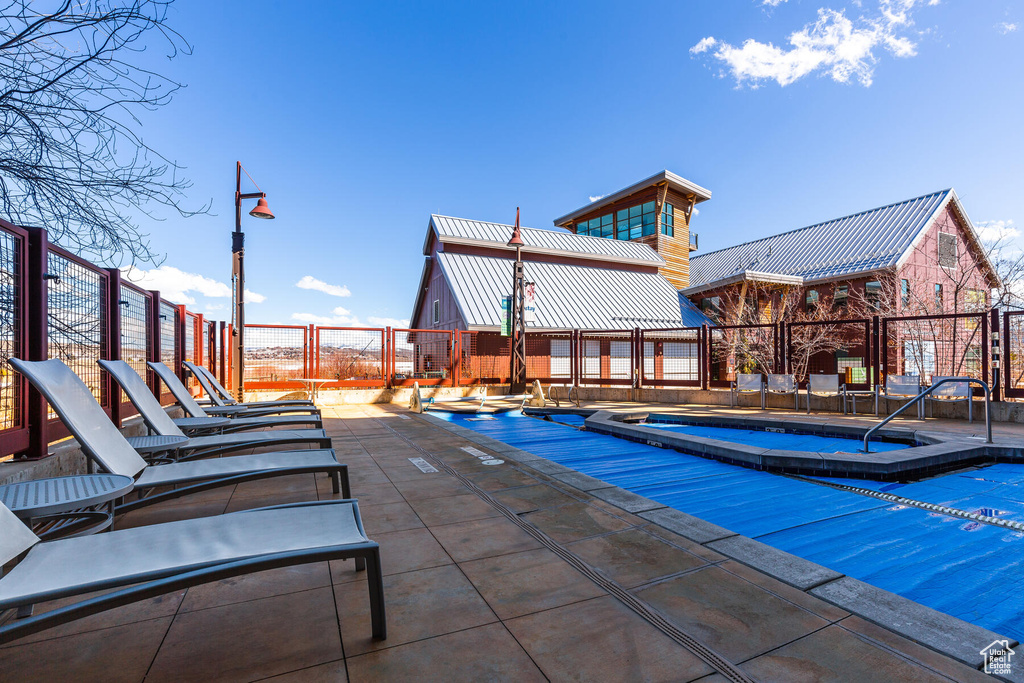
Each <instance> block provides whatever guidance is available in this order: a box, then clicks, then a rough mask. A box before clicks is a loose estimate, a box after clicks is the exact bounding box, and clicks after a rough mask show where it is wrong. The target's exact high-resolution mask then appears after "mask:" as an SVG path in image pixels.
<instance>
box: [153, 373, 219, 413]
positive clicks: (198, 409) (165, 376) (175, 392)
mask: <svg viewBox="0 0 1024 683" xmlns="http://www.w3.org/2000/svg"><path fill="white" fill-rule="evenodd" d="M147 365H149V367H151V368H153V372H155V373H156V376H157V377H159V378H160V381H162V382H163V383H164V384H166V385H167V388H168V389H169V390H170V392H171V395H172V396H174V400H175V401H177V402H178V403H180V404H181V407H182V408H184V409H185V412H186V413H188V416H189V417H207V415H206V411H205V410H203V407H202V406H201V405H199V404H198V403H196V400H195V399H194V398H192V394H190V393H188V388H187V387H186V386H185V385H184V384H182V383H181V380H180V379H178V376H177V375H175V374H174V373H173V372H172V371H171V369H170V368H169V367H167V366H166V365H164V364H163V363H161V362H160V361H149V362H148V363H147Z"/></svg>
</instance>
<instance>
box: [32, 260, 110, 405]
mask: <svg viewBox="0 0 1024 683" xmlns="http://www.w3.org/2000/svg"><path fill="white" fill-rule="evenodd" d="M46 272H47V275H48V287H47V337H48V339H47V341H48V351H47V355H48V357H49V358H59V359H60V360H62V361H64V363H65V364H66V365H67V366H68V367H70V368H71V369H72V370H74V372H75V374H77V375H78V376H79V377H81V378H82V381H83V382H85V384H86V385H87V386H88V387H89V391H91V392H92V395H93V396H95V397H96V400H97V401H99V403H100V405H103V406H105V407H106V406H107V396H106V381H105V379H104V377H103V373H102V371H101V370H100V366H99V365H98V364H97V361H98V360H100V359H101V358H104V357H105V353H106V350H107V275H106V273H104V272H102V271H98V270H94V269H93V268H90V267H88V266H87V265H85V263H84V262H81V261H79V260H77V259H75V258H74V257H72V256H71V255H70V254H67V253H66V252H64V251H63V250H61V249H58V248H56V247H50V251H49V253H48V254H47V257H46ZM49 415H50V418H54V417H56V414H55V413H53V411H52V410H51V411H50V413H49Z"/></svg>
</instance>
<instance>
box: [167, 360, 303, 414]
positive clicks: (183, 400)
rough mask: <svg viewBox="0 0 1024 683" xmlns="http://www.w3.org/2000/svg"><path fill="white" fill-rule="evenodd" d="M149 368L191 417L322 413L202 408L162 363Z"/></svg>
mask: <svg viewBox="0 0 1024 683" xmlns="http://www.w3.org/2000/svg"><path fill="white" fill-rule="evenodd" d="M147 365H149V367H151V368H153V372H155V373H156V376H157V377H159V378H160V381H161V382H163V383H164V385H165V386H166V387H167V388H168V390H170V392H171V395H172V396H174V400H176V401H177V402H178V404H179V405H181V407H182V409H183V410H184V411H185V414H186V415H187V416H189V417H203V416H207V414H209V415H214V416H226V417H238V416H240V415H244V416H245V417H265V416H269V415H280V414H282V413H305V414H310V415H316V416H317V417H319V416H320V411H319V409H317V408H316V407H315V406H312V405H306V406H291V407H286V408H248V407H246V406H243V405H241V404H236V405H232V406H229V405H218V404H215V403H211V404H207V405H205V406H200V405H199V402H198V401H196V400H195V399H194V398H192V394H191V393H190V392H189V390H188V388H187V387H186V386H185V385H184V384H182V382H181V380H180V379H178V376H177V375H176V374H174V372H173V371H172V370H171V369H170V368H169V367H167V366H166V365H164V364H163V363H160V362H154V361H149V362H148V363H147Z"/></svg>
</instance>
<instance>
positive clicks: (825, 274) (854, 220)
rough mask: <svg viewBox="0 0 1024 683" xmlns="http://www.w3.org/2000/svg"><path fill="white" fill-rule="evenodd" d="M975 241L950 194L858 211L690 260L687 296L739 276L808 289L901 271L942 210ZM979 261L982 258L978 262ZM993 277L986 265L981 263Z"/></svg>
mask: <svg viewBox="0 0 1024 683" xmlns="http://www.w3.org/2000/svg"><path fill="white" fill-rule="evenodd" d="M950 202H952V203H953V205H954V208H955V209H956V210H957V211H958V212H959V214H960V216H961V218H962V219H963V223H964V226H965V228H966V230H967V232H968V233H970V235H971V236H972V238H973V239H974V240H975V241H976V242H977V241H979V240H978V235H977V232H976V231H975V229H974V226H973V225H972V224H971V221H970V219H968V218H967V214H966V212H964V210H963V207H962V206H961V205H960V200H959V199H958V198H957V196H956V192H954V191H953V190H952V189H948V190H942V191H941V192H933V193H931V194H927V195H924V196H921V197H916V198H914V199H907V200H905V201H902V202H897V203H895V204H888V205H886V206H881V207H878V208H877V209H871V210H870V211H862V212H860V213H855V214H853V215H850V216H844V217H842V218H836V219H833V220H830V221H826V222H824V223H818V224H815V225H810V226H807V227H806V228H800V229H798V230H791V231H789V232H784V233H781V234H779V235H772V236H771V237H765V238H763V239H759V240H754V241H752V242H744V243H743V244H737V245H736V246H733V247H727V248H725V249H719V250H718V251H712V252H707V253H704V254H699V255H696V256H692V257H691V258H690V286H689V287H688V288H687V289H686V290H685V291H687V292H690V293H694V292H696V291H700V290H701V289H707V288H709V287H710V286H711V285H715V286H718V285H720V284H727V283H726V282H724V281H725V280H734V279H736V278H737V277H738V276H742V275H743V274H744V273H762V274H776V275H783V276H792V277H796V278H802V280H803V282H805V283H810V282H814V281H820V280H833V279H844V278H849V277H852V276H854V275H856V274H858V273H867V272H872V271H878V270H882V269H885V268H892V267H896V266H897V265H901V262H902V260H903V259H904V258H905V257H906V256H908V254H909V252H910V250H911V248H912V247H913V246H915V244H916V241H917V240H918V239H919V238H920V237H922V236H923V235H924V232H925V230H927V228H928V227H929V226H931V225H932V223H933V222H934V220H935V218H936V216H937V215H938V214H939V212H940V211H942V210H943V209H944V208H945V207H946V205H947V204H949V203H950ZM983 258H984V257H983ZM982 268H983V269H987V270H988V271H989V272H990V273H991V274H992V275H993V277H994V276H995V271H994V269H993V268H992V267H991V264H990V263H988V261H987V259H985V260H984V262H983V263H982Z"/></svg>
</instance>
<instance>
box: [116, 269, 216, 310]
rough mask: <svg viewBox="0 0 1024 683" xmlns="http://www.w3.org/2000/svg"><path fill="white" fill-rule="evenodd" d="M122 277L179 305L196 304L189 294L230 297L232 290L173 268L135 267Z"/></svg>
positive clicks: (126, 271) (201, 276)
mask: <svg viewBox="0 0 1024 683" xmlns="http://www.w3.org/2000/svg"><path fill="white" fill-rule="evenodd" d="M121 276H122V277H123V278H124V279H126V280H128V281H129V282H131V283H132V284H135V285H137V286H139V287H142V288H144V289H155V290H158V291H159V292H160V296H162V297H163V298H165V299H167V300H169V301H173V302H175V303H179V304H194V303H195V302H196V300H195V298H194V297H192V296H189V295H188V292H197V293H199V294H202V295H203V296H209V297H229V296H231V288H230V287H228V286H227V285H226V284H224V283H223V282H219V281H217V280H214V279H213V278H209V277H205V276H203V275H199V274H198V273H186V272H185V271H183V270H179V269H177V268H175V267H173V266H160V267H158V268H153V269H151V270H142V269H140V268H136V267H134V266H128V267H127V268H122V269H121Z"/></svg>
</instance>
